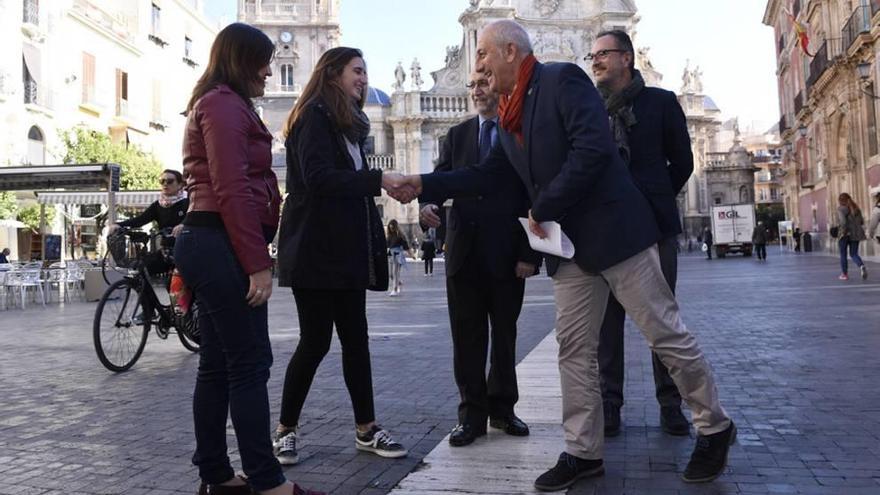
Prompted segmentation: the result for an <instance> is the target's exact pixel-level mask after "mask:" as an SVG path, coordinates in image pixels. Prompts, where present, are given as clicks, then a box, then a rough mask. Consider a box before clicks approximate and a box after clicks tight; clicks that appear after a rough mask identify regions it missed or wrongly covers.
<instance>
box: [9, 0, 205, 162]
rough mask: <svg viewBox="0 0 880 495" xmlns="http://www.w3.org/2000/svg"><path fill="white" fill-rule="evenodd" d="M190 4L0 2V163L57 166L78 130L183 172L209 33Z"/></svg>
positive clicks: (162, 0) (180, 0)
mask: <svg viewBox="0 0 880 495" xmlns="http://www.w3.org/2000/svg"><path fill="white" fill-rule="evenodd" d="M201 7H202V6H201V2H200V1H197V0H125V1H111V0H53V1H46V0H43V1H39V0H4V1H0V26H2V28H0V39H2V44H3V47H4V50H3V52H2V53H0V122H2V123H3V131H4V132H2V133H0V160H2V163H0V165H21V164H34V165H36V164H53V163H60V162H61V158H62V155H63V150H62V143H61V141H60V136H59V132H58V131H60V130H63V129H67V128H70V127H73V126H76V125H85V126H87V127H89V128H92V129H95V130H98V131H101V132H106V133H109V134H110V135H111V136H112V137H113V138H114V139H115V140H117V141H122V142H126V141H127V142H129V143H133V144H135V145H137V146H139V147H141V148H143V149H144V150H146V151H150V152H153V153H154V154H155V155H156V156H157V157H158V158H159V159H160V160H161V161H162V163H163V165H165V166H166V167H168V168H177V169H180V168H181V158H180V150H181V146H182V139H183V125H184V117H183V116H182V115H181V111H183V110H184V109H185V107H186V103H187V101H188V99H189V96H190V93H191V91H192V87H193V85H194V84H195V81H196V80H197V79H198V77H199V76H200V75H201V72H202V71H203V70H204V64H205V63H207V58H208V52H209V49H210V45H211V43H212V42H213V40H214V36H215V35H216V33H217V29H216V27H215V26H214V25H213V24H211V23H210V22H209V21H208V20H207V19H206V18H205V17H204V16H203V15H202V13H201Z"/></svg>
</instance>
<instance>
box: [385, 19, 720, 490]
mask: <svg viewBox="0 0 880 495" xmlns="http://www.w3.org/2000/svg"><path fill="white" fill-rule="evenodd" d="M475 70H476V71H477V72H479V73H482V74H485V75H486V76H487V77H488V79H489V86H490V89H493V90H496V91H498V92H499V93H500V94H501V95H504V96H502V102H501V106H500V110H501V111H500V119H499V123H500V127H501V130H500V131H499V133H498V143H497V144H496V145H495V146H493V147H492V150H491V151H490V152H489V156H488V157H487V158H486V159H485V160H483V161H482V162H481V163H480V164H479V165H478V166H471V167H467V168H462V169H458V170H453V171H449V172H434V173H432V174H425V175H421V176H418V175H415V176H408V177H405V178H404V179H402V180H400V181H399V182H398V183H396V184H393V185H391V187H390V188H389V193H390V194H392V196H394V197H395V198H397V199H399V200H401V201H407V200H411V199H412V198H413V196H414V195H416V194H422V199H423V200H429V199H433V198H438V197H441V198H442V197H447V196H449V197H460V196H466V195H475V194H482V193H484V192H486V191H490V190H491V188H492V185H493V184H494V183H495V182H496V181H498V180H502V179H504V178H507V177H510V176H511V175H515V176H518V177H519V178H520V179H521V180H522V182H523V183H524V184H525V187H526V190H527V192H528V194H529V199H530V202H531V211H530V214H529V229H530V230H531V232H532V233H533V234H534V235H537V236H539V237H544V236H546V232H545V231H544V228H543V227H542V226H541V224H540V222H553V221H556V222H559V223H560V224H561V227H562V230H563V231H564V232H565V233H566V234H567V235H568V237H569V238H570V239H571V240H572V242H573V243H574V247H575V253H574V259H573V260H567V259H560V258H557V257H554V256H546V257H545V258H546V261H547V272H548V274H549V275H550V276H551V277H552V278H553V284H554V292H555V299H556V314H557V317H556V339H557V341H558V342H559V372H560V377H561V382H562V383H561V385H562V415H563V418H562V424H563V429H564V430H565V451H564V452H563V453H562V454H561V455H560V456H559V460H558V462H557V463H556V466H554V467H553V468H552V469H550V470H548V471H547V472H545V473H544V474H542V475H541V476H539V477H538V479H537V480H536V481H535V487H536V488H538V489H539V490H548V491H550V490H553V491H555V490H562V489H564V488H566V487H569V486H571V485H572V484H574V483H575V482H576V481H577V480H578V479H581V478H586V477H590V476H598V475H601V474H602V473H604V464H603V460H602V457H603V442H604V435H603V434H602V431H603V417H602V395H601V393H600V387H599V377H598V364H597V356H596V355H597V346H598V339H599V329H600V327H601V325H602V318H603V315H604V313H605V306H606V304H607V303H608V294H609V288H610V289H611V290H613V291H614V294H615V295H616V296H617V298H618V300H619V301H620V303H621V304H622V305H623V307H624V308H625V309H626V311H627V313H629V314H630V315H631V316H632V318H633V320H634V321H635V322H636V324H638V326H639V327H640V329H641V330H642V333H643V334H644V335H645V337H646V339H647V340H648V342H649V344H650V345H651V347H652V349H653V350H654V351H656V352H657V354H658V355H659V356H660V359H661V360H662V361H663V364H664V365H666V366H667V368H669V373H670V375H671V376H672V378H673V380H674V381H675V383H676V385H677V386H678V390H679V391H680V392H681V394H682V397H683V398H684V399H685V400H686V401H687V403H688V406H690V408H691V411H692V412H693V418H694V426H695V428H696V430H697V435H698V438H697V442H696V447H695V448H694V451H693V454H692V455H691V459H690V462H689V463H688V465H687V467H686V468H685V471H684V473H683V475H682V478H683V479H684V480H685V481H687V482H705V481H710V480H713V479H715V478H716V477H718V476H719V475H720V474H721V473H722V472H723V471H724V466H725V464H726V462H727V454H728V450H729V448H730V444H731V443H733V441H734V440H735V439H736V428H735V427H734V424H733V422H732V421H731V420H730V418H729V417H728V415H727V413H726V412H725V411H724V409H723V408H722V407H721V403H720V401H719V399H718V391H717V388H716V386H715V380H714V377H713V376H712V370H711V368H710V367H709V363H708V362H707V361H706V359H705V358H704V357H703V355H702V353H701V351H700V349H699V346H698V345H697V342H696V339H694V337H693V336H692V335H691V334H690V332H689V331H688V330H687V328H686V327H685V325H684V323H682V320H681V317H680V315H679V311H678V304H677V303H676V301H675V296H674V295H673V293H672V290H670V288H669V284H667V283H666V280H664V278H663V272H662V271H661V268H660V258H659V255H658V254H657V242H658V241H659V240H660V237H661V234H660V229H659V228H658V227H657V221H656V219H655V217H654V213H653V212H652V211H651V206H650V204H649V203H648V201H647V199H646V198H645V196H644V195H643V194H642V193H641V192H640V191H639V190H638V188H637V187H636V186H635V184H634V183H633V181H632V178H631V176H630V175H629V172H628V171H627V169H626V167H625V166H624V165H623V163H622V161H621V159H620V156H619V154H618V151H617V147H616V146H615V145H614V143H613V141H612V139H611V133H610V131H609V127H608V115H607V113H606V112H605V108H604V105H603V102H602V99H601V97H600V96H599V94H598V92H597V91H596V89H595V88H594V87H593V85H592V83H591V82H590V79H589V78H588V77H587V75H586V74H585V73H584V71H583V70H581V68H580V67H578V66H576V65H574V64H567V63H560V64H548V65H543V64H540V63H538V62H537V61H536V60H535V57H534V55H533V54H532V48H531V42H530V41H529V37H528V34H527V33H526V31H525V30H524V29H523V28H522V26H520V25H519V24H517V23H516V22H514V21H509V20H502V21H496V22H493V23H491V24H488V25H486V27H485V28H484V30H483V32H482V33H481V34H480V36H479V38H478V40H477V47H476V53H475Z"/></svg>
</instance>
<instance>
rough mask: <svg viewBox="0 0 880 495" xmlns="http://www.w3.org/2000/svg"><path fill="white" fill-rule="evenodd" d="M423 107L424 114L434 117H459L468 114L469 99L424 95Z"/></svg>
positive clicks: (422, 99)
mask: <svg viewBox="0 0 880 495" xmlns="http://www.w3.org/2000/svg"><path fill="white" fill-rule="evenodd" d="M421 107H422V113H424V114H427V115H430V116H432V117H458V116H461V115H464V114H465V113H467V97H465V96H433V95H425V94H423V95H422V97H421Z"/></svg>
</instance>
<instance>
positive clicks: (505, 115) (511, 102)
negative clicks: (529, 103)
mask: <svg viewBox="0 0 880 495" xmlns="http://www.w3.org/2000/svg"><path fill="white" fill-rule="evenodd" d="M536 63H538V59H536V58H535V56H534V55H532V54H531V53H530V54H529V56H527V57H526V58H525V59H524V60H523V61H522V63H521V64H520V65H519V73H518V74H517V77H516V86H514V87H513V94H511V95H501V99H500V102H499V103H498V114H499V115H500V117H501V118H500V122H501V128H502V129H504V130H505V131H507V132H509V133H511V134H513V135H514V136H516V140H517V141H518V142H519V144H521V145H522V144H523V131H522V114H523V103H524V102H525V100H526V90H528V87H529V81H530V80H531V79H532V72H533V71H534V70H535V64H536Z"/></svg>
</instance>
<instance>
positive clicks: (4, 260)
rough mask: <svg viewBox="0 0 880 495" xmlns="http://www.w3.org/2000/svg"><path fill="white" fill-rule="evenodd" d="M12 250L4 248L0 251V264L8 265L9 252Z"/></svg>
mask: <svg viewBox="0 0 880 495" xmlns="http://www.w3.org/2000/svg"><path fill="white" fill-rule="evenodd" d="M11 252H12V251H10V250H9V248H3V251H0V265H6V264H8V263H9V253H11Z"/></svg>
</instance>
